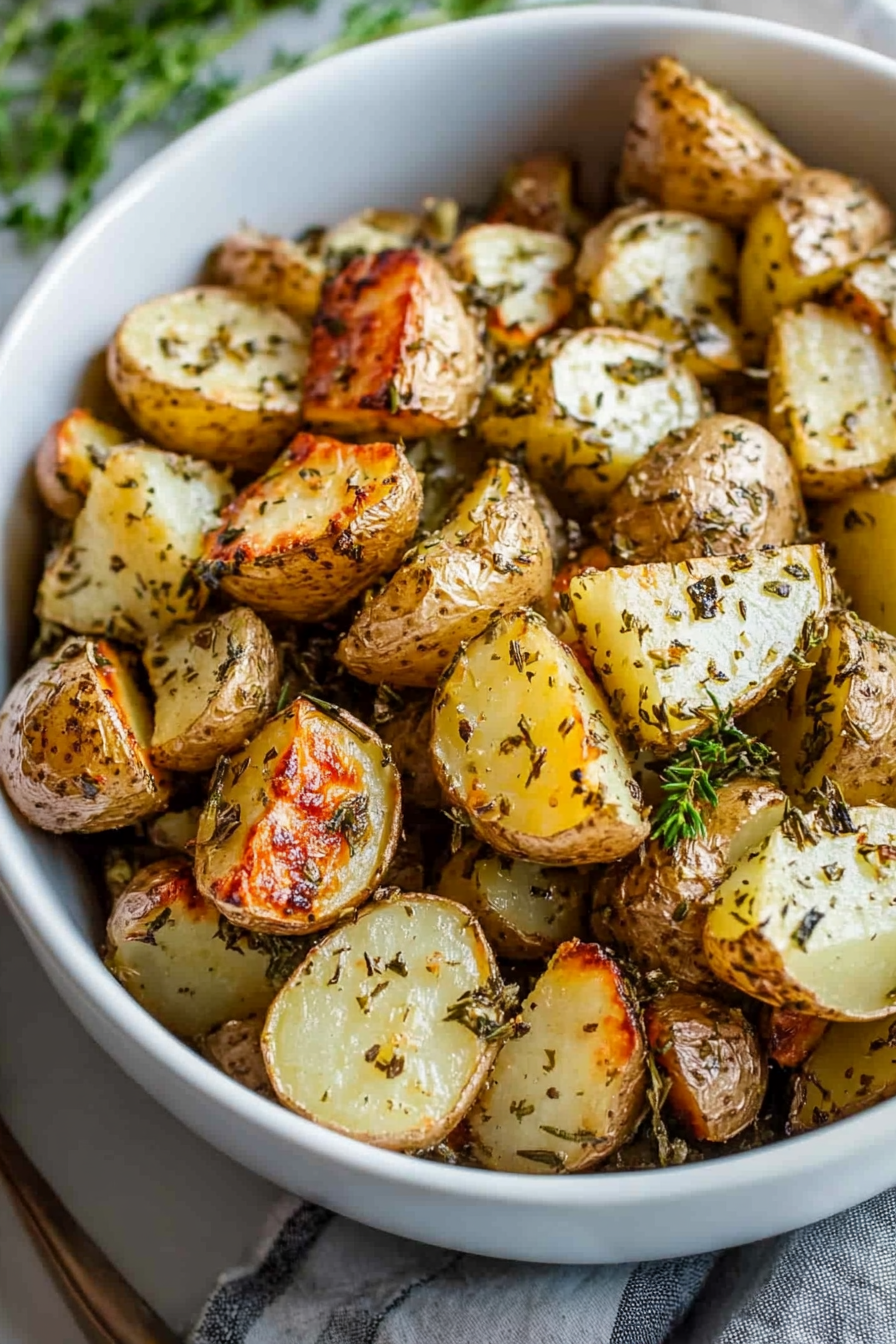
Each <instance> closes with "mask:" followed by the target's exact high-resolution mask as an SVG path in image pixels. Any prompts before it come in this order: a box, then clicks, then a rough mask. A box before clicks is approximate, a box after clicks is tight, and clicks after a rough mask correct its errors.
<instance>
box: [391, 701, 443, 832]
mask: <svg viewBox="0 0 896 1344" xmlns="http://www.w3.org/2000/svg"><path fill="white" fill-rule="evenodd" d="M399 701H400V703H399V704H398V705H397V706H395V707H393V708H392V709H391V711H390V713H389V717H388V718H387V719H385V720H384V721H380V722H377V729H378V731H379V735H380V737H381V738H382V739H383V741H384V742H385V743H386V745H387V747H388V748H389V751H390V753H391V755H392V764H393V765H394V766H395V768H396V770H397V771H398V773H399V775H400V776H401V796H402V799H403V800H404V801H405V802H408V803H413V804H414V805H415V806H416V807H425V808H440V807H441V806H442V790H441V788H440V787H439V783H438V780H437V779H436V777H435V773H434V771H433V768H432V754H431V752H430V749H429V743H430V738H431V736H432V695H431V694H430V693H429V692H425V693H423V694H415V693H414V692H411V693H410V694H408V693H406V692H405V693H403V694H402V696H401V697H399Z"/></svg>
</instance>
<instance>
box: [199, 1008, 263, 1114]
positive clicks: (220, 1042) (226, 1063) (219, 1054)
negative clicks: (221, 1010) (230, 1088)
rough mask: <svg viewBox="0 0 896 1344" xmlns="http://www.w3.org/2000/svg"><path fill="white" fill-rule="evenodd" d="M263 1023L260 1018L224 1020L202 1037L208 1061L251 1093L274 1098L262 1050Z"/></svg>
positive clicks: (203, 1049) (203, 1048) (203, 1050)
mask: <svg viewBox="0 0 896 1344" xmlns="http://www.w3.org/2000/svg"><path fill="white" fill-rule="evenodd" d="M263 1025H264V1020H263V1018H261V1017H247V1018H243V1019H242V1021H240V1020H239V1019H237V1020H235V1021H232V1022H223V1023H222V1024H221V1026H220V1027H216V1028H215V1030H214V1031H209V1032H207V1033H206V1034H205V1036H203V1038H202V1041H201V1045H202V1053H203V1054H204V1055H205V1058H206V1059H207V1060H208V1061H209V1063H211V1064H214V1065H215V1066H216V1068H219V1069H220V1070H221V1072H222V1073H226V1074H227V1077H228V1078H232V1079H233V1081H234V1082H235V1083H242V1085H243V1087H248V1088H249V1090H250V1092H259V1093H260V1094H261V1095H262V1096H263V1097H270V1098H271V1099H273V1096H274V1089H273V1088H272V1087H271V1084H270V1080H269V1079H268V1075H267V1071H266V1069H265V1067H264V1056H263V1055H262V1053H261V1029H262V1026H263Z"/></svg>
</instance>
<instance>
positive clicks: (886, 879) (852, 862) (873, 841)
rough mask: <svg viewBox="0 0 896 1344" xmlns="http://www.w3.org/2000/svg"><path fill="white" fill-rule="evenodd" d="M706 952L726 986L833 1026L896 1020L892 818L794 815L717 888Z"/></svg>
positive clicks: (838, 811) (829, 809)
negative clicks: (894, 1014)
mask: <svg viewBox="0 0 896 1344" xmlns="http://www.w3.org/2000/svg"><path fill="white" fill-rule="evenodd" d="M703 948H704V951H705V952H706V956H707V959H708V961H709V964H710V966H711V967H712V969H713V970H714V971H715V973H716V975H717V976H718V977H719V978H720V979H721V980H726V981H727V982H728V983H729V984H731V985H734V986H736V987H737V988H738V989H742V990H744V991H745V992H746V993H747V994H752V995H753V997H754V998H757V999H762V1000H763V1002H765V1003H771V1004H773V1005H777V1006H778V1007H781V1008H795V1009H796V1010H797V1011H798V1012H801V1013H810V1014H811V1015H812V1016H814V1017H824V1018H830V1019H833V1020H835V1021H837V1020H840V1021H850V1020H855V1019H863V1018H875V1017H885V1016H886V1015H887V1014H888V1013H892V1012H893V1003H894V995H896V989H894V983H893V967H894V965H896V810H894V809H893V808H889V807H880V806H873V807H858V808H853V809H852V810H851V811H848V810H847V808H846V806H845V804H843V803H841V802H838V801H836V799H834V800H832V801H829V802H828V803H827V804H826V806H824V807H822V808H819V809H818V810H817V811H815V812H813V813H810V814H809V815H808V816H806V817H804V816H803V815H802V814H801V813H799V812H797V811H796V810H793V811H791V812H790V813H789V814H788V815H787V816H786V817H785V819H784V821H783V822H782V823H781V825H780V826H779V827H777V829H776V830H774V831H772V832H771V833H770V834H769V835H767V836H766V837H765V839H764V840H762V841H761V842H760V844H759V845H757V846H756V848H755V849H753V850H752V851H751V852H750V853H749V854H747V855H746V856H745V857H744V858H743V859H742V860H741V862H740V863H739V864H737V865H736V867H735V868H734V871H733V872H732V874H731V876H730V877H729V878H727V879H726V881H725V882H723V883H722V885H721V886H720V887H719V889H718V891H717V893H716V899H715V903H714V905H713V908H712V910H711V911H710V912H709V915H708V917H707V920H706V924H705V926H704V930H703Z"/></svg>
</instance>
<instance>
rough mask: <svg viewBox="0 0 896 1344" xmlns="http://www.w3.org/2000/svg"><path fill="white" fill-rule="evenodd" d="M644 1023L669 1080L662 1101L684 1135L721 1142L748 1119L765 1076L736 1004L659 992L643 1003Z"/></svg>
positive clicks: (756, 1105) (752, 1035)
mask: <svg viewBox="0 0 896 1344" xmlns="http://www.w3.org/2000/svg"><path fill="white" fill-rule="evenodd" d="M644 1027H645V1030H646V1032H647V1043H648V1045H649V1046H650V1048H651V1050H652V1051H653V1057H654V1059H655V1060H656V1062H657V1064H658V1065H659V1068H660V1070H661V1071H662V1072H663V1073H664V1074H665V1075H666V1077H667V1078H668V1079H669V1084H670V1086H669V1093H668V1097H667V1105H668V1107H669V1109H670V1111H671V1112H672V1114H673V1115H674V1116H675V1119H676V1120H677V1121H678V1123H679V1124H680V1125H681V1127H682V1129H683V1130H684V1131H685V1133H686V1134H688V1135H689V1137H690V1138H692V1139H698V1140H705V1141H707V1142H709V1143H724V1142H725V1140H726V1139H733V1138H734V1136H735V1134H740V1132H741V1130H744V1129H746V1128H747V1126H748V1125H751V1124H752V1123H753V1121H754V1120H755V1119H756V1117H757V1115H758V1114H759V1108H760V1107H761V1105H762V1102H763V1099H764V1097H765V1088H766V1083H767V1081H768V1075H767V1070H766V1067H765V1060H764V1059H763V1057H762V1051H761V1050H760V1046H759V1041H758V1040H757V1038H756V1033H755V1031H754V1030H753V1028H752V1027H751V1026H750V1024H749V1022H748V1021H747V1019H746V1018H745V1017H744V1015H743V1013H742V1012H741V1011H740V1009H739V1008H730V1007H728V1006H727V1005H726V1004H723V1003H719V1002H718V1000H717V999H711V998H708V997H707V996H706V995H703V994H664V995H662V996H661V997H660V998H658V999H654V1000H652V1002H651V1003H649V1004H648V1005H647V1007H646V1009H645V1010H644Z"/></svg>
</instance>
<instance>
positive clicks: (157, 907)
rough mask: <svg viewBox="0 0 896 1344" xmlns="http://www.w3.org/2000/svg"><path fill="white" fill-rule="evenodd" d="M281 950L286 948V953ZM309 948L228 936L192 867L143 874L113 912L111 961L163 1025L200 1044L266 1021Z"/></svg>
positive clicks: (167, 864) (182, 863)
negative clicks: (232, 1023) (249, 1021)
mask: <svg viewBox="0 0 896 1344" xmlns="http://www.w3.org/2000/svg"><path fill="white" fill-rule="evenodd" d="M278 942H279V945H278ZM300 952H301V946H300V945H298V944H295V943H287V942H286V940H285V939H281V940H276V939H267V940H265V939H259V938H257V937H256V936H255V935H253V934H248V933H246V932H244V931H238V930H236V929H233V930H228V929H227V928H226V926H225V927H224V928H222V920H221V916H220V915H219V913H218V911H217V910H216V909H215V907H214V905H212V903H211V901H207V900H206V899H205V898H204V897H203V896H201V895H200V894H199V892H198V890H197V889H196V883H195V882H194V880H193V869H192V865H191V864H190V862H189V861H188V860H187V859H161V860H160V861H159V862H158V863H152V864H150V865H149V867H147V868H141V870H140V872H138V873H137V874H136V876H135V877H134V879H133V881H132V882H131V883H130V885H129V886H128V887H127V888H126V889H125V890H124V891H123V892H122V893H121V895H120V896H119V897H118V898H117V900H116V901H115V903H114V905H113V907H112V913H111V915H110V916H109V922H108V924H107V926H106V954H105V961H106V965H107V966H108V968H109V970H110V971H111V972H112V974H113V975H114V976H115V978H116V979H117V980H119V981H120V982H121V984H123V985H124V987H125V989H126V990H127V991H128V993H129V994H130V995H131V996H132V997H133V998H135V999H136V1000H137V1002H138V1003H140V1004H142V1005H143V1007H144V1008H145V1009H146V1011H147V1012H148V1013H150V1014H151V1015H152V1016H153V1017H154V1018H155V1019H156V1021H157V1022H161V1023H162V1026H164V1027H167V1028H168V1030H169V1031H173V1032H174V1033H175V1035H177V1036H183V1037H186V1038H187V1039H192V1038H193V1037H195V1036H200V1035H202V1034H203V1033H204V1032H206V1031H211V1029H212V1028H213V1027H217V1026H219V1025H220V1024H221V1023H222V1022H226V1021H227V1020H228V1019H229V1018H233V1017H247V1016H248V1015H249V1014H250V1013H262V1012H264V1011H265V1010H266V1009H267V1006H268V1004H269V1003H270V1002H271V1000H272V999H273V997H274V995H275V994H276V992H277V990H278V988H279V987H280V984H282V983H283V980H284V979H285V978H286V977H285V976H284V974H283V962H284V956H285V961H286V968H287V969H288V971H289V972H290V973H291V971H292V970H293V969H294V967H295V965H296V962H297V961H298V959H299V956H300Z"/></svg>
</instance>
